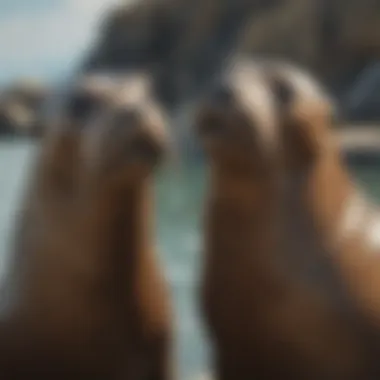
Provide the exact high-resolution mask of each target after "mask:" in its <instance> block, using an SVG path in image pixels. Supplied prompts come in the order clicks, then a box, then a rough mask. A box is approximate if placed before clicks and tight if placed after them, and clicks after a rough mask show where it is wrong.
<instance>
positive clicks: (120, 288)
mask: <svg viewBox="0 0 380 380" xmlns="http://www.w3.org/2000/svg"><path fill="white" fill-rule="evenodd" d="M95 78H96V77H95ZM90 79H91V80H87V79H86V80H84V81H83V82H84V83H85V86H79V87H78V89H77V90H75V91H73V93H74V95H73V96H72V98H71V99H69V104H68V107H67V111H66V112H64V115H61V116H60V117H59V120H58V123H57V125H55V126H53V127H52V130H51V132H50V133H49V135H48V136H47V137H46V140H45V141H44V144H43V146H42V150H41V153H40V156H39V159H38V162H37V168H36V172H35V174H34V177H33V181H32V185H31V187H30V189H29V191H28V194H27V200H26V203H25V207H24V209H23V210H22V211H23V212H22V219H21V221H20V224H19V231H18V234H17V244H16V250H15V259H14V265H13V270H12V272H11V273H10V276H9V282H8V291H9V292H10V295H11V298H10V299H11V301H10V302H9V304H8V305H6V306H7V307H6V308H5V310H4V313H3V318H2V325H1V326H2V329H1V331H0V332H1V338H0V376H1V379H4V380H11V379H12V380H13V379H14V380H21V379H39V380H43V379H49V380H50V379H53V378H54V379H62V380H63V379H64V380H69V379H70V380H74V379H78V380H79V379H80V380H84V379H99V380H103V379H104V380H110V379H123V380H167V379H170V377H171V373H170V366H171V363H170V362H169V361H170V351H171V323H172V322H171V308H170V305H169V299H168V297H169V295H168V293H167V288H166V284H165V281H164V278H163V276H162V274H161V271H160V268H159V263H158V262H157V257H156V252H155V240H154V234H153V228H154V225H153V204H152V202H153V199H152V191H153V183H152V182H153V178H152V174H153V169H154V167H155V165H156V163H157V162H158V160H160V157H161V156H162V153H163V152H164V151H165V150H166V137H165V131H164V120H163V119H162V116H161V115H160V111H159V109H158V108H157V106H156V105H155V104H154V101H153V100H152V99H150V97H149V94H148V93H147V88H145V87H143V86H142V87H141V86H140V84H141V83H140V80H139V79H138V77H136V78H133V77H132V79H128V78H126V79H125V80H124V79H123V78H121V79H120V78H119V79H118V80H117V81H116V82H117V84H116V83H115V82H112V81H108V82H107V81H106V84H104V85H102V87H101V89H100V90H99V88H98V91H95V90H96V87H97V80H95V81H94V80H93V78H90ZM99 82H100V81H99ZM139 86H140V87H141V88H138V87H139ZM98 87H99V86H98ZM77 93H79V94H80V95H81V96H82V95H84V98H85V100H86V101H87V103H86V104H87V109H86V108H84V109H78V106H77V103H78V102H79V100H78V98H76V95H77ZM82 99H83V97H82ZM70 102H71V103H70ZM91 105H94V107H93V108H92V109H91ZM81 107H85V106H84V105H83V104H82V106H81ZM134 111H137V112H138V114H137V116H136V115H134V114H133V112H134ZM131 112H132V113H131Z"/></svg>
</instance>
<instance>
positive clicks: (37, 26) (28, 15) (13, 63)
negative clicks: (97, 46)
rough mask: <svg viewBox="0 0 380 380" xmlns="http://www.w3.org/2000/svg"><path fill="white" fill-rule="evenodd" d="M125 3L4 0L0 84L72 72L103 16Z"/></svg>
mask: <svg viewBox="0 0 380 380" xmlns="http://www.w3.org/2000/svg"><path fill="white" fill-rule="evenodd" d="M120 2H121V0H0V83H7V82H10V81H12V80H15V79H18V78H20V77H21V78H24V77H27V78H29V77H36V78H38V79H43V80H55V79H59V77H60V76H62V75H64V74H66V73H69V72H70V71H71V70H73V69H74V68H75V66H76V65H77V64H78V62H80V61H79V60H80V58H81V57H82V56H83V54H84V52H85V51H86V49H88V48H89V47H90V46H91V43H92V42H93V41H94V40H95V38H96V35H97V30H98V28H97V26H98V25H99V22H100V21H101V19H102V16H103V17H104V14H105V12H106V11H107V10H109V9H112V7H114V6H115V5H117V4H119V3H120ZM124 2H125V1H124Z"/></svg>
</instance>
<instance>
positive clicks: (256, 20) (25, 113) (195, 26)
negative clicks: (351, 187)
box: [0, 0, 380, 379]
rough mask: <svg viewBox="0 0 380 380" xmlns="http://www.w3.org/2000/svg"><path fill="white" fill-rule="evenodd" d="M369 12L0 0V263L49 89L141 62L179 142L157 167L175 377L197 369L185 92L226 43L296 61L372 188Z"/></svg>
mask: <svg viewBox="0 0 380 380" xmlns="http://www.w3.org/2000/svg"><path fill="white" fill-rule="evenodd" d="M379 23H380V2H379V1H378V0H135V1H118V0H0V273H5V271H6V268H7V252H8V251H9V249H10V241H11V237H12V228H13V224H12V223H13V217H14V215H15V212H16V207H17V205H18V202H19V200H20V197H21V196H22V191H23V189H24V186H25V182H26V181H27V178H28V171H29V169H30V167H31V163H32V159H33V156H34V154H35V152H36V149H38V145H39V142H40V141H41V138H42V136H43V134H44V132H45V131H44V130H43V129H42V128H41V123H39V120H40V118H41V117H42V115H43V113H44V112H46V108H47V107H49V102H48V101H47V99H49V97H50V95H52V94H54V93H55V92H56V91H58V89H59V88H60V87H61V86H64V84H65V83H66V82H67V81H68V80H69V79H70V78H72V77H73V76H74V75H75V73H78V72H83V71H89V70H111V71H112V70H113V71H114V70H125V69H129V68H133V69H135V68H138V69H141V70H146V71H148V72H149V74H150V75H152V77H153V79H154V88H155V92H156V95H157V97H158V99H159V100H160V101H161V103H162V104H163V105H164V106H165V107H166V109H167V111H168V114H169V116H170V120H171V128H172V131H173V133H174V135H175V137H176V138H177V142H178V144H179V146H180V147H181V152H182V153H183V154H182V157H181V164H180V165H172V164H168V166H167V167H164V168H162V170H161V171H160V173H159V175H158V180H157V200H158V201H157V208H158V237H159V245H160V252H161V254H162V258H163V260H164V263H165V270H166V273H167V276H168V278H169V281H170V284H171V286H172V290H173V294H174V296H175V303H176V304H175V306H176V312H177V330H178V335H177V342H176V343H177V354H178V359H179V363H180V371H181V374H182V376H181V378H184V379H187V378H192V377H193V376H196V375H197V374H198V373H201V372H202V371H204V370H205V369H207V342H206V340H205V338H204V337H203V335H202V328H201V325H200V323H199V320H198V318H197V314H196V308H195V303H194V302H195V298H194V297H195V296H196V286H197V273H198V270H197V268H198V266H199V253H200V249H199V248H200V240H199V230H200V228H201V223H202V220H201V210H202V202H203V194H204V189H205V182H206V179H207V173H206V170H205V168H204V165H203V164H202V159H201V154H200V152H199V151H198V149H197V146H196V144H195V143H194V142H193V139H192V136H191V134H190V133H189V130H188V127H189V125H190V124H191V115H192V110H193V107H194V103H195V102H196V100H197V99H198V98H199V96H200V95H201V94H202V91H204V90H205V89H206V88H207V86H208V85H209V84H210V83H211V81H212V79H213V77H214V76H215V75H217V74H218V72H219V70H221V69H222V68H223V65H224V64H225V62H226V59H227V58H228V57H231V56H233V55H235V54H241V53H243V54H249V55H252V56H255V55H266V56H268V55H269V56H272V57H279V58H286V59H288V60H291V61H293V62H295V63H298V64H301V65H303V66H306V67H307V68H308V69H309V70H310V71H311V72H312V73H313V74H314V75H315V76H316V77H317V78H319V80H321V81H322V83H323V84H324V85H325V86H326V87H327V88H328V89H329V91H330V92H331V93H332V94H333V95H334V96H335V98H336V101H337V103H338V105H339V111H340V115H341V122H342V123H341V124H342V125H341V128H339V130H338V131H337V135H338V138H339V139H340V143H341V145H342V151H343V152H344V154H345V157H346V159H347V162H348V164H349V165H350V168H351V169H352V172H353V174H354V175H355V176H356V178H357V180H358V181H360V182H362V183H363V184H364V186H365V187H366V188H367V190H368V192H369V193H370V194H372V195H373V196H374V197H375V198H378V199H380V176H379V175H378V171H379V167H380V166H379V165H380V128H379V127H380V122H379V120H380V60H379V58H380V27H379ZM173 167H174V169H173Z"/></svg>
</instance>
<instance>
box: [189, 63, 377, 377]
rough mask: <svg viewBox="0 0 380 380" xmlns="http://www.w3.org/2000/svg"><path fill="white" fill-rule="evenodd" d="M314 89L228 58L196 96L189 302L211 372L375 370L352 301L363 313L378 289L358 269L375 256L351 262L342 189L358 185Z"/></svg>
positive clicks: (302, 79)
mask: <svg viewBox="0 0 380 380" xmlns="http://www.w3.org/2000/svg"><path fill="white" fill-rule="evenodd" d="M285 68H286V70H285ZM290 74H291V75H290ZM276 78H277V79H276ZM285 80H286V82H285ZM281 82H284V83H286V84H287V85H284V84H283V85H282V86H281V85H280V84H281ZM317 89H318V86H317V85H316V84H315V83H314V82H313V81H312V80H311V79H310V78H309V77H308V76H305V75H304V74H302V73H301V72H299V71H298V70H297V69H295V68H293V66H289V65H288V66H286V65H285V64H280V63H278V64H276V63H275V61H271V60H267V61H257V62H253V61H250V60H248V59H239V60H236V61H235V62H234V64H233V65H231V68H229V69H228V70H226V72H225V73H224V74H223V75H222V76H221V78H220V79H219V80H218V81H217V83H216V84H215V85H214V86H213V87H212V89H211V90H210V91H209V93H208V94H206V95H205V97H204V99H203V100H202V101H201V105H200V107H199V112H198V116H197V121H196V133H197V134H198V136H199V139H200V141H201V143H202V146H203V147H204V150H205V152H206V157H207V158H208V162H209V168H210V180H209V190H208V198H207V202H206V212H205V213H206V215H205V222H204V223H205V231H204V263H203V273H202V277H201V278H202V279H201V295H200V299H201V301H200V302H201V306H200V307H201V313H202V316H203V320H204V323H205V325H206V328H207V331H208V333H209V338H210V341H211V345H212V348H213V351H214V367H215V372H216V379H219V380H221V379H222V380H232V379H239V380H251V379H254V378H257V379H272V378H273V379H274V378H281V379H289V380H290V379H292V380H294V379H304V380H306V379H308V380H309V379H316V380H317V379H318V380H321V379H341V380H343V379H352V380H353V379H355V380H359V379H372V378H374V377H373V376H378V375H379V373H380V372H379V368H378V364H377V363H376V362H377V360H376V356H378V354H379V351H378V350H377V351H374V348H375V347H376V344H375V343H376V341H377V338H375V337H373V336H372V332H373V331H372V330H371V328H369V326H368V323H367V322H366V321H365V320H364V319H363V318H362V315H361V313H360V312H359V310H358V308H357V307H356V306H361V307H362V308H363V307H364V305H365V304H364V301H365V300H367V301H368V302H367V306H368V307H369V308H368V310H371V309H370V306H371V305H372V304H373V302H372V301H371V299H370V298H369V296H370V295H373V294H376V289H380V287H377V288H376V287H373V288H372V284H374V282H372V283H371V282H370V281H368V280H370V278H369V277H368V275H367V276H363V274H364V272H362V271H363V270H364V269H362V268H368V267H366V265H363V264H364V263H365V262H366V261H367V260H369V261H370V262H371V264H374V265H373V266H371V269H372V270H373V272H372V273H375V272H376V269H375V268H377V267H376V255H372V256H371V255H368V258H366V259H362V256H361V255H363V254H366V253H365V252H364V251H363V249H364V247H365V246H363V245H360V244H362V243H361V242H362V239H363V238H364V239H367V240H365V241H367V242H368V243H369V242H370V240H369V238H368V237H364V236H365V235H364V234H363V235H360V234H359V230H358V229H355V228H357V227H359V225H358V224H357V223H358V222H356V219H355V216H356V215H355V212H356V211H355V210H358V209H359V210H360V212H361V213H362V214H361V215H362V216H363V217H364V212H363V211H364V209H363V208H362V207H363V206H361V205H362V204H363V203H360V202H362V201H363V198H362V197H356V196H355V197H354V196H353V195H348V194H357V192H356V190H354V187H353V185H352V182H351V180H350V177H349V176H348V173H347V170H346V169H345V167H344V165H343V163H342V161H341V158H340V154H339V150H338V149H337V147H336V146H335V145H334V144H333V141H334V139H332V138H330V131H329V129H330V128H329V127H330V124H331V101H330V100H329V99H328V97H327V96H325V95H324V93H323V92H322V91H319V90H317ZM285 104H286V105H287V106H285ZM294 112H296V113H294ZM297 112H298V113H297ZM297 117H298V119H297ZM301 120H302V122H301ZM347 196H348V198H347ZM353 200H354V201H355V200H358V202H357V203H355V202H353V204H352V206H350V207H351V208H350V207H348V206H343V204H345V202H348V203H349V204H350V202H352V201H353ZM355 206H358V208H356V209H355ZM349 210H351V212H349ZM342 213H343V214H344V213H346V214H345V215H346V216H342ZM347 213H348V214H347ZM368 215H372V214H370V213H369V214H368ZM342 220H345V221H346V222H345V223H343V224H342ZM362 223H363V222H362ZM368 223H369V222H368ZM360 226H362V225H360ZM368 227H369V226H368ZM369 231H370V230H369V229H367V236H371V237H372V238H373V240H372V242H373V243H372V246H371V248H372V252H374V251H375V250H374V249H373V248H374V247H375V246H376V243H375V242H374V240H375V239H374V234H372V235H368V234H370V232H369ZM359 236H361V238H359V240H357V238H358V237H359ZM339 239H340V240H339ZM338 241H339V242H338ZM353 244H356V246H354V247H355V248H349V247H350V245H351V247H352V245H353ZM358 247H360V249H359V250H356V251H355V249H358ZM368 249H370V248H369V247H368ZM368 253H369V251H368ZM354 255H356V256H354ZM366 257H367V256H366ZM334 260H338V262H340V265H339V266H340V268H342V270H343V272H344V273H346V275H347V276H346V278H345V279H343V278H342V277H341V276H339V273H337V272H338V271H337V270H336V264H335V262H334ZM361 260H362V261H361ZM355 263H356V264H358V267H355V265H354V264H355ZM350 264H351V265H350ZM378 268H379V269H380V267H378ZM355 275H357V276H355ZM345 280H346V281H345ZM348 280H349V281H348ZM376 281H377V280H376ZM349 282H350V283H351V284H352V289H355V290H354V291H353V292H354V293H356V294H357V295H358V297H357V298H356V299H353V297H352V296H353V294H354V293H350V292H349V289H348V287H347V284H348V283H349ZM371 289H373V291H374V293H371ZM360 292H361V293H360ZM350 296H351V297H350ZM366 296H368V298H366ZM360 297H361V298H360ZM372 310H374V309H372ZM377 315H378V316H380V314H379V313H377Z"/></svg>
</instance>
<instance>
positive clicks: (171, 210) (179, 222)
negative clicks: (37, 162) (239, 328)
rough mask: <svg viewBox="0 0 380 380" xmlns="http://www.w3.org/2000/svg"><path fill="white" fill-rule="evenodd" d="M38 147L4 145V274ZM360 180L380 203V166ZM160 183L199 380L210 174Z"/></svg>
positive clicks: (183, 352)
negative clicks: (204, 217)
mask: <svg viewBox="0 0 380 380" xmlns="http://www.w3.org/2000/svg"><path fill="white" fill-rule="evenodd" d="M35 151H36V146H35V145H33V144H32V143H30V142H20V141H16V142H15V141H7V142H0V276H1V275H2V274H4V273H5V271H6V268H7V261H6V259H7V252H8V251H9V247H10V245H11V242H12V240H11V239H12V231H13V221H14V215H15V213H16V212H17V206H18V205H19V201H20V198H21V197H22V194H23V189H24V186H25V184H26V182H27V179H28V170H29V168H30V167H31V165H32V163H33V156H34V153H35ZM352 170H353V173H354V174H355V176H356V178H357V179H358V180H359V181H360V182H361V183H362V184H363V185H364V187H365V188H366V189H367V190H368V191H369V193H370V194H371V195H372V196H374V197H375V198H377V199H380V175H379V170H380V168H379V167H378V166H366V167H363V166H362V167H356V168H355V167H353V168H352ZM157 177H158V180H157V218H158V223H157V237H158V245H159V252H160V255H161V259H162V262H163V264H164V270H165V273H166V275H167V278H168V279H169V282H170V285H171V289H172V294H173V296H174V303H175V313H176V332H177V334H176V343H175V344H176V355H177V363H178V364H179V370H180V374H181V376H180V378H181V379H185V380H187V379H189V380H191V379H194V380H195V378H197V375H198V374H200V373H202V372H203V371H205V370H206V369H207V363H208V357H209V351H208V346H207V339H206V338H205V336H204V334H203V330H202V324H201V323H200V319H199V316H198V314H197V307H196V305H197V303H196V302H197V301H196V294H197V293H196V292H197V283H198V281H197V276H198V274H199V270H198V268H199V264H200V256H199V254H200V234H199V232H200V228H201V213H202V203H203V196H204V192H205V185H206V183H205V182H206V181H205V179H206V175H205V170H204V169H203V168H202V167H200V166H199V165H197V166H194V167H190V168H189V167H188V168H183V167H181V168H178V167H171V168H163V169H161V170H160V172H159V174H158V176H157Z"/></svg>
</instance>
